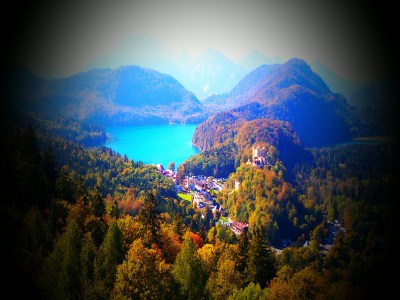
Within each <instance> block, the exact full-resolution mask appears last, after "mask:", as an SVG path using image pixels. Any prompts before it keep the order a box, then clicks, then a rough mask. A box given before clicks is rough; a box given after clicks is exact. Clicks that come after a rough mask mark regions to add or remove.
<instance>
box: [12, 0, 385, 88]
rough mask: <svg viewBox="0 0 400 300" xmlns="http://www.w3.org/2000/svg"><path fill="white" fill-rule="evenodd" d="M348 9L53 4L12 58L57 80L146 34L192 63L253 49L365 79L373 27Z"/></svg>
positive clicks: (375, 35)
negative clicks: (211, 51)
mask: <svg viewBox="0 0 400 300" xmlns="http://www.w3.org/2000/svg"><path fill="white" fill-rule="evenodd" d="M348 2H352V1H311V0H310V1H308V0H307V1H301V0H298V1H282V0H280V1H278V0H276V1H267V0H211V1H210V0H201V1H191V0H173V1H168V0H164V1H162V0H145V1H128V0H113V1H99V0H97V1H95V0H93V1H92V0H89V1H52V2H50V3H43V4H38V5H37V6H35V9H32V10H30V11H29V14H27V15H28V16H29V17H28V18H25V19H24V20H23V23H20V26H19V28H20V29H21V30H20V32H19V33H18V39H17V41H18V43H17V44H16V47H18V49H16V51H14V52H15V53H18V59H17V60H18V62H20V63H22V64H24V65H26V66H28V67H29V68H30V69H31V70H33V71H34V72H35V73H37V74H38V75H41V76H44V77H60V76H66V75H70V74H73V73H76V72H78V71H80V70H82V68H84V66H85V65H87V64H88V63H89V62H90V61H92V60H93V59H95V58H97V57H100V56H101V55H104V54H106V53H107V52H108V51H110V50H111V49H112V48H113V47H115V45H116V44H118V43H121V42H122V41H124V40H125V39H127V38H129V37H132V36H134V35H138V34H146V35H148V36H150V37H152V38H155V39H157V40H158V41H160V43H161V44H162V45H164V46H165V48H166V49H169V50H170V51H172V52H173V53H174V54H178V53H180V52H182V51H186V52H188V53H189V54H191V55H193V56H197V55H199V54H201V53H202V52H203V51H204V50H206V49H207V48H208V47H210V46H212V47H214V48H216V49H218V50H220V51H221V52H223V53H224V54H225V55H226V56H227V57H229V58H231V59H237V58H239V57H242V56H243V55H245V54H246V53H247V52H248V51H249V50H251V49H257V50H259V51H260V52H262V53H264V54H265V55H267V56H279V57H281V58H282V59H283V60H287V59H289V58H292V57H300V58H304V59H306V60H307V61H308V62H313V61H317V60H319V61H321V62H322V63H324V64H325V65H326V66H328V67H329V68H331V69H332V70H333V71H335V72H336V73H337V74H338V75H339V76H342V77H344V78H347V79H353V80H354V79H369V78H370V77H374V76H377V75H379V73H380V72H381V71H380V69H382V67H383V65H384V61H385V60H387V57H385V56H387V55H386V53H385V51H386V49H385V48H384V47H385V46H384V45H383V41H381V40H380V38H381V32H380V31H379V30H378V29H379V28H378V25H379V23H378V22H377V20H376V18H375V16H374V11H373V10H371V9H367V8H366V7H365V4H364V6H360V5H355V4H353V5H350V4H348ZM61 3H63V4H61ZM21 22H22V21H21Z"/></svg>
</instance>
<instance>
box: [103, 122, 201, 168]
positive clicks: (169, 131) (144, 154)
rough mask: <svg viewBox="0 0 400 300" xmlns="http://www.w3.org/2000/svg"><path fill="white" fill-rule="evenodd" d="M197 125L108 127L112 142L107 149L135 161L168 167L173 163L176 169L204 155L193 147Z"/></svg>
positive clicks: (107, 131) (106, 144)
mask: <svg viewBox="0 0 400 300" xmlns="http://www.w3.org/2000/svg"><path fill="white" fill-rule="evenodd" d="M196 126H197V125H193V124H187V125H182V124H172V125H152V126H124V127H121V126H119V127H106V128H105V130H106V133H107V135H108V136H109V139H108V140H107V142H106V143H105V144H104V146H106V147H109V148H111V149H113V150H114V151H116V152H118V153H120V154H121V155H126V156H127V157H128V158H129V159H132V160H134V161H142V162H143V163H145V164H162V165H163V166H164V168H167V167H168V164H169V163H170V162H171V161H173V162H175V167H178V165H180V164H182V163H183V162H184V161H185V160H186V159H188V158H189V157H190V156H192V155H195V154H198V153H200V151H199V150H198V149H197V148H196V147H195V146H193V145H192V136H193V133H194V131H195V129H196Z"/></svg>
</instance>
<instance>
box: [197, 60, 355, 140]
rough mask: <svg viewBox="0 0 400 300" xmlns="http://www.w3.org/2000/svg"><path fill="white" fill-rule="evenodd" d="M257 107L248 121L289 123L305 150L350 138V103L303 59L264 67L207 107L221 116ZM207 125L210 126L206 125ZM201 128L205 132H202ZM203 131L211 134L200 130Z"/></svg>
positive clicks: (211, 98)
mask: <svg viewBox="0 0 400 300" xmlns="http://www.w3.org/2000/svg"><path fill="white" fill-rule="evenodd" d="M249 103H258V104H260V105H253V106H252V109H251V110H250V111H249V110H248V109H245V110H244V111H243V112H241V113H239V117H241V116H242V115H243V114H244V113H246V119H247V120H252V119H256V118H259V117H260V115H262V116H263V117H266V118H269V119H277V120H282V121H288V122H290V123H291V124H292V126H293V128H294V129H295V131H296V132H297V134H298V135H299V136H300V139H301V141H302V142H303V143H304V145H305V146H318V145H324V144H331V143H337V142H343V141H346V140H348V139H349V138H350V134H349V125H348V122H349V120H348V119H349V118H351V116H350V113H349V110H348V106H347V103H346V100H345V98H344V97H343V96H341V95H339V94H334V93H332V92H331V91H330V90H329V88H328V86H327V85H326V83H325V82H324V81H323V80H322V79H321V77H320V76H318V75H317V74H316V73H314V72H313V71H312V69H311V68H310V66H309V65H308V64H307V63H306V62H305V61H304V60H301V59H297V58H295V59H290V60H288V61H287V62H286V63H284V64H275V65H263V66H260V67H259V68H257V69H256V70H254V71H253V72H251V73H249V74H248V75H247V76H245V77H244V78H243V79H242V80H241V81H240V82H239V83H238V84H237V85H236V86H235V87H234V88H233V89H232V90H231V92H230V93H226V94H224V95H218V96H213V97H210V98H208V99H206V100H205V101H204V105H205V106H207V107H209V108H210V109H212V110H214V111H216V112H218V111H223V110H225V111H226V110H229V109H234V108H236V109H239V108H240V107H242V106H244V105H248V104H249ZM203 124H206V123H203ZM200 128H201V129H200ZM199 130H203V131H204V130H207V128H204V126H199Z"/></svg>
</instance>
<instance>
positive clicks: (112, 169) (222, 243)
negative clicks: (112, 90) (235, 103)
mask: <svg viewBox="0 0 400 300" xmlns="http://www.w3.org/2000/svg"><path fill="white" fill-rule="evenodd" d="M24 120H25V121H24V122H21V119H17V120H15V119H12V118H11V119H10V118H4V119H3V120H2V149H3V155H2V164H3V165H4V166H5V170H6V172H7V173H6V176H5V178H4V179H3V183H4V186H5V190H6V191H7V193H5V194H7V197H3V199H2V201H1V212H2V222H3V226H4V227H3V228H6V230H5V235H4V243H3V247H2V248H3V251H4V252H3V253H2V254H3V258H4V259H3V260H2V271H3V273H4V275H5V278H6V279H5V281H4V282H3V284H4V288H3V291H4V292H8V293H11V294H12V295H14V297H15V298H19V297H26V296H29V297H34V298H42V299H72V298H73V299H121V298H123V299H136V298H139V299H206V298H208V299H221V298H222V299H321V298H322V299H366V298H371V297H372V296H375V295H377V296H384V295H387V294H388V293H389V291H392V290H393V287H394V286H393V284H394V283H393V280H394V278H393V277H392V275H390V272H389V271H388V270H390V269H393V268H394V267H395V266H396V259H395V252H396V248H395V244H396V238H395V237H396V231H395V230H396V227H395V224H397V222H396V216H395V215H394V212H396V211H398V210H397V208H398V203H397V201H396V198H395V197H394V195H395V192H396V189H397V185H398V182H399V171H398V170H399V167H400V163H399V159H398V156H397V154H398V150H399V149H398V147H399V145H398V143H396V142H395V143H393V142H392V143H389V142H381V143H369V144H365V143H364V144H362V143H360V144H357V143H350V144H348V145H340V146H336V147H325V148H312V149H304V148H303V147H302V145H301V143H300V141H299V139H298V137H297V135H296V133H295V132H294V131H293V130H292V129H291V126H290V124H288V123H287V122H282V121H272V120H267V119H265V120H263V119H261V120H256V121H243V122H241V123H240V126H237V127H236V128H233V130H232V131H231V135H230V136H228V138H227V139H226V140H222V139H221V141H215V143H216V147H213V148H210V150H207V151H208V152H207V151H205V152H203V153H202V154H201V155H200V156H198V157H197V158H194V159H197V160H198V161H199V162H198V164H199V163H200V162H202V164H204V165H203V166H202V167H201V168H200V167H199V169H195V168H196V165H195V164H194V162H193V161H189V162H187V163H186V164H184V165H183V166H181V168H180V170H181V172H192V173H197V172H205V171H207V170H208V169H209V170H210V172H211V174H209V175H216V176H218V175H220V174H219V173H218V172H216V173H215V170H216V169H217V170H218V168H220V170H224V174H227V175H228V176H227V177H228V180H227V183H226V187H225V189H224V190H222V191H221V192H220V193H218V195H216V196H217V201H218V202H219V203H220V204H221V205H223V206H224V208H226V210H227V212H228V213H229V216H230V217H231V218H232V219H234V220H236V221H243V222H248V223H249V230H248V231H244V232H243V233H242V234H240V235H235V234H234V233H233V232H232V231H231V230H230V228H229V227H226V226H224V225H222V223H221V222H218V220H220V219H221V215H220V214H218V213H214V214H213V213H212V212H211V210H209V209H207V208H205V210H200V209H197V208H195V207H193V206H192V205H191V203H190V202H188V201H184V200H182V199H181V198H180V197H178V196H177V194H176V191H175V188H174V183H173V182H172V180H171V179H170V178H167V177H165V176H162V175H161V174H160V173H159V172H158V171H157V169H156V168H155V167H153V166H149V165H143V164H142V163H141V162H134V161H132V160H130V159H128V158H127V157H125V156H121V155H120V154H118V153H115V152H114V151H113V150H112V149H109V148H105V147H92V148H87V147H84V146H83V145H81V144H80V143H79V139H76V138H74V136H75V135H72V136H71V135H64V134H59V132H58V131H54V130H52V128H54V126H53V125H52V126H49V124H53V122H55V120H53V122H52V123H49V122H48V123H47V125H46V126H43V124H44V122H43V120H41V121H40V122H38V123H40V124H42V125H41V126H35V124H36V125H37V123H34V122H30V121H32V119H29V118H28V119H26V118H25V119H24ZM65 122H66V120H64V121H63V122H62V123H63V124H67V123H65ZM70 122H71V123H69V124H71V127H73V128H75V130H76V132H82V134H83V132H84V131H83V130H82V129H83V128H87V127H85V126H86V125H82V124H80V123H79V122H78V121H72V120H71V121H70ZM59 123H60V122H59ZM89 129H90V130H96V128H89ZM90 130H89V131H88V132H90ZM227 133H228V132H227ZM254 143H261V144H262V145H264V146H265V147H267V148H268V153H269V154H270V156H269V158H268V159H269V164H268V165H266V166H264V167H263V168H259V167H255V166H253V165H251V164H248V163H246V162H247V161H248V160H249V159H251V152H250V150H251V147H252V145H253V144H254ZM290 153H293V155H295V153H297V154H296V155H295V157H296V159H293V157H291V155H290ZM224 157H225V158H224ZM203 158H204V160H203ZM213 159H214V160H215V162H214V164H212V160H213ZM207 162H208V163H209V164H210V165H209V166H207ZM198 164H197V165H198ZM222 164H225V169H224V165H222ZM184 168H186V169H184ZM207 168H208V169H207ZM205 173H207V172H205ZM221 174H222V173H221ZM289 174H290V176H289ZM236 182H238V186H237V187H236ZM335 222H336V224H341V226H342V227H341V228H342V230H339V232H337V234H335V235H334V236H332V234H331V233H330V230H331V227H332V226H333V224H335ZM332 238H333V239H334V240H333V241H329V239H332ZM327 244H330V245H331V247H330V248H329V249H326V248H324V245H327ZM277 249H278V250H279V251H278V250H277Z"/></svg>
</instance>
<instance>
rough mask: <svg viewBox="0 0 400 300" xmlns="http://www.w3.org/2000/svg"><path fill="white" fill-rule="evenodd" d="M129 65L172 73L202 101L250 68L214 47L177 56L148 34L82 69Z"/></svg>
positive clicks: (222, 90)
mask: <svg viewBox="0 0 400 300" xmlns="http://www.w3.org/2000/svg"><path fill="white" fill-rule="evenodd" d="M127 65H138V66H142V67H145V68H150V69H154V70H157V71H159V72H161V73H165V74H169V75H171V76H172V77H174V78H176V79H177V80H178V81H179V82H180V83H182V85H183V86H184V87H185V88H186V89H188V90H189V91H192V92H193V93H194V94H195V95H196V97H198V98H199V99H203V100H204V99H205V98H207V97H209V96H211V95H213V94H220V93H225V92H227V91H230V90H231V89H232V87H234V86H235V84H236V83H238V82H239V80H240V79H241V78H242V77H243V76H244V75H245V74H246V73H247V72H248V71H249V69H244V68H242V67H241V66H239V65H237V64H235V63H234V62H233V61H231V60H230V59H228V58H227V57H226V56H225V55H223V54H222V53H221V52H219V51H218V50H216V49H213V48H209V49H208V50H207V51H206V52H204V53H203V54H202V55H200V56H199V57H196V58H193V57H191V56H189V55H188V54H187V53H182V54H181V55H180V56H179V57H175V56H174V55H173V54H172V53H169V52H168V50H167V49H166V47H165V46H164V45H162V44H161V43H159V42H158V41H157V40H155V39H153V38H151V37H149V36H147V35H137V36H132V37H129V38H126V39H123V40H122V41H121V42H120V43H118V44H117V45H115V46H114V47H112V48H111V49H110V50H109V51H108V52H107V53H104V54H102V55H100V56H98V57H96V58H95V59H93V60H92V61H90V62H89V63H88V64H87V65H86V66H85V67H84V68H83V69H82V71H83V72H87V71H90V70H92V69H99V68H112V69H116V68H120V67H123V66H127Z"/></svg>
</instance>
